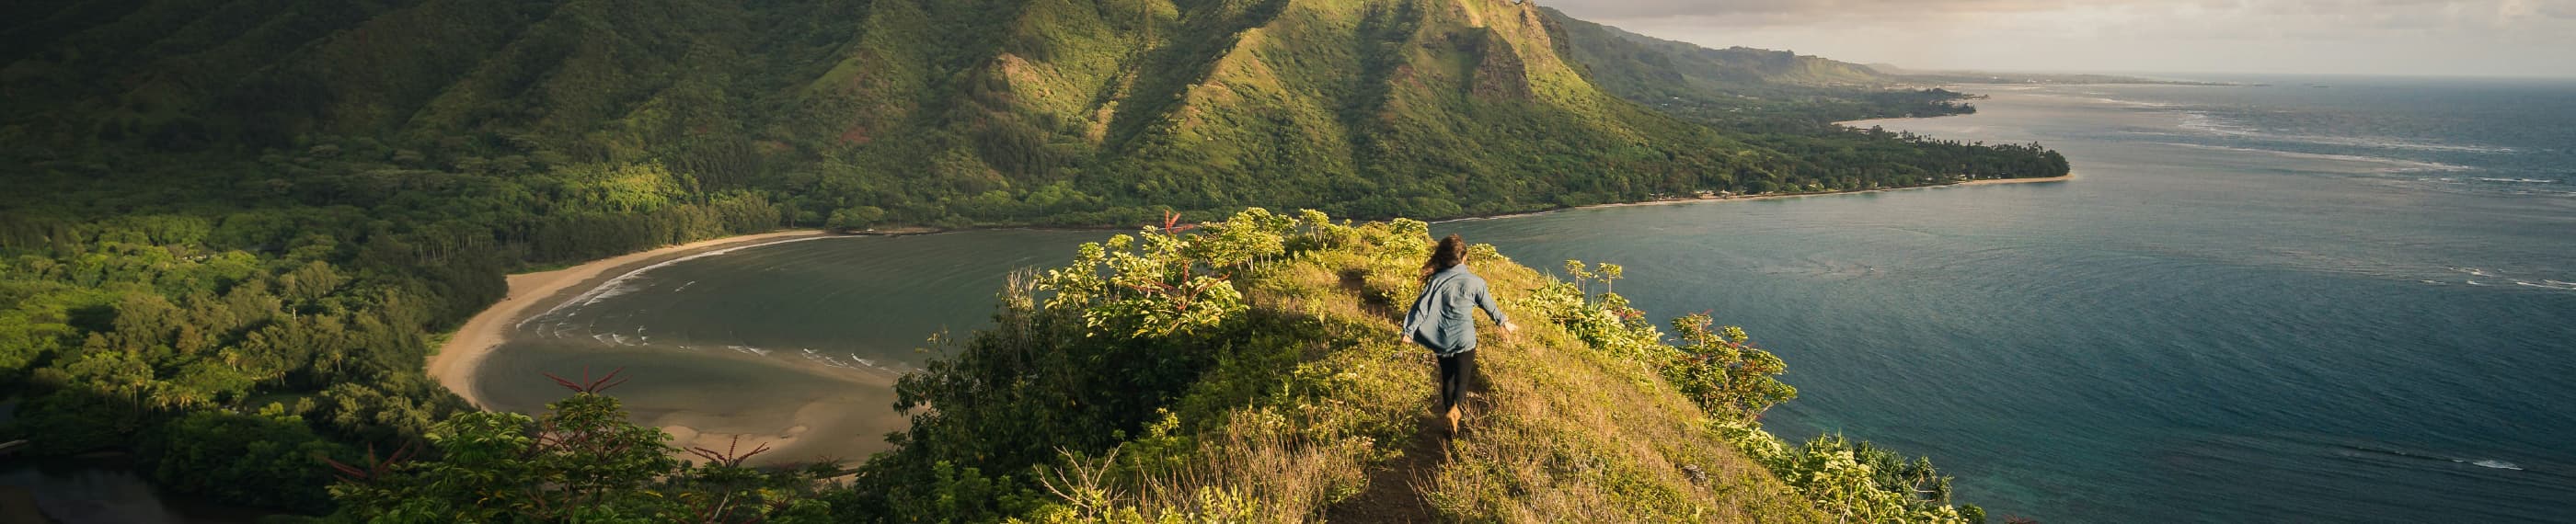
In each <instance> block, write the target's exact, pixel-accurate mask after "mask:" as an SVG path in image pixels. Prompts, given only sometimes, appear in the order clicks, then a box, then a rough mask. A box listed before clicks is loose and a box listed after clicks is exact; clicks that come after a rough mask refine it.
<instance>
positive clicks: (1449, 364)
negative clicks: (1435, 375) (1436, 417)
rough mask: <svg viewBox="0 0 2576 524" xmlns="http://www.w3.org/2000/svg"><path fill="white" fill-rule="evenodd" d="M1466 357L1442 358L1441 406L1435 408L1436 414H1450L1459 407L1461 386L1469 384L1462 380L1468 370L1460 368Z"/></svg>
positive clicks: (1465, 354)
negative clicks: (1451, 409) (1450, 410)
mask: <svg viewBox="0 0 2576 524" xmlns="http://www.w3.org/2000/svg"><path fill="white" fill-rule="evenodd" d="M1470 353H1472V352H1470ZM1466 357H1467V353H1459V354H1456V355H1450V356H1445V357H1440V405H1438V406H1434V409H1433V411H1434V412H1436V413H1448V412H1449V408H1451V407H1456V406H1457V405H1458V397H1459V389H1460V386H1464V385H1466V383H1467V382H1466V381H1465V380H1462V379H1460V377H1463V376H1465V375H1466V370H1463V369H1459V366H1460V364H1461V363H1462V362H1464V361H1465V358H1466Z"/></svg>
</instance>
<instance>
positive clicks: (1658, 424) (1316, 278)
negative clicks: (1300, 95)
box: [1206, 245, 1821, 522]
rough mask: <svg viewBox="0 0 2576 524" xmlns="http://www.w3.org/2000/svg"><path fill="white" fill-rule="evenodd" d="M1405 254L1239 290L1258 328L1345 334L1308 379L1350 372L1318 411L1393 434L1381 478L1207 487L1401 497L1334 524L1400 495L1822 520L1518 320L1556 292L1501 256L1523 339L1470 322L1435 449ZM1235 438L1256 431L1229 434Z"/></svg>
mask: <svg viewBox="0 0 2576 524" xmlns="http://www.w3.org/2000/svg"><path fill="white" fill-rule="evenodd" d="M1406 254H1408V253H1403V252H1401V251H1400V250H1398V249H1388V247H1387V246H1379V245H1363V246H1354V247H1350V248H1345V249H1337V250H1329V251H1324V252H1319V253H1313V254H1310V255H1308V256H1306V257H1303V260H1299V261H1296V262H1294V263H1291V264H1288V265H1287V266H1286V267H1284V268H1280V269H1276V270H1274V272H1270V273H1267V274H1266V275H1265V276H1264V277H1262V278H1259V279H1256V280H1253V281H1252V282H1250V283H1249V285H1247V286H1246V287H1247V289H1248V293H1247V297H1248V298H1249V299H1250V303H1251V304H1252V307H1253V308H1254V310H1255V314H1256V315H1261V314H1268V315H1278V316H1282V317H1305V318H1312V319H1314V321H1315V322H1318V323H1322V324H1325V325H1332V326H1337V327H1339V328H1340V329H1327V330H1323V331H1322V332H1321V333H1318V334H1320V335H1323V336H1321V337H1318V338H1319V339H1318V340H1311V341H1308V343H1311V344H1315V345H1318V346H1321V347H1322V348H1324V349H1323V350H1322V351H1319V352H1317V353H1316V354H1314V356H1312V357H1310V360H1309V365H1315V366H1321V367H1323V368H1326V369H1333V370H1340V371H1342V372H1344V373H1347V375H1346V378H1344V380H1346V381H1348V384H1346V385H1344V386H1343V387H1344V388H1346V389H1342V390H1340V391H1341V392H1343V394H1335V395H1324V396H1322V397H1321V398H1319V399H1317V400H1316V402H1317V403H1323V404H1333V405H1340V406H1342V409H1348V410H1352V411H1355V412H1358V413H1364V414H1365V415H1362V416H1365V417H1377V418H1382V419H1384V420H1376V421H1370V422H1369V423H1363V424H1355V425H1360V426H1371V427H1387V428H1394V429H1395V430H1394V431H1393V432H1392V433H1390V434H1388V435H1386V436H1385V437H1384V438H1385V440H1381V441H1377V445H1376V446H1375V447H1376V449H1377V451H1381V452H1388V453H1391V454H1393V456H1391V457H1390V458H1389V460H1387V461H1385V462H1383V463H1380V464H1374V465H1361V464H1350V463H1344V464H1338V465H1337V466H1338V467H1345V468H1347V467H1360V468H1364V469H1363V470H1362V471H1295V470H1286V471H1282V470H1275V469H1271V468H1268V467H1263V466H1268V465H1272V464H1282V463H1294V462H1296V461H1294V460H1288V459H1289V458H1290V457H1289V456H1288V455H1287V454H1288V453H1289V451H1288V450H1285V449H1281V450H1278V451H1275V452H1273V453H1281V455H1278V456H1273V457H1256V458H1255V459H1253V460H1245V461H1241V462H1236V463H1233V464H1229V465H1231V466H1233V467H1219V468H1214V469H1213V470H1212V471H1208V472H1206V474H1207V475H1209V476H1212V477H1216V478H1250V479H1262V480H1254V481H1252V482H1275V483H1280V484H1294V483H1298V482H1301V481H1308V479H1297V478H1278V477H1283V476H1288V475H1302V476H1307V477H1309V479H1324V480H1329V479H1347V478H1350V477H1354V476H1356V477H1361V478H1366V479H1367V480H1366V482H1367V485H1366V486H1365V487H1364V488H1365V490H1390V491H1393V492H1394V494H1393V495H1392V496H1387V495H1378V494H1377V493H1376V492H1373V491H1363V492H1362V495H1360V496H1357V497H1354V498H1353V499H1350V500H1348V501H1346V502H1344V504H1348V506H1345V507H1336V508H1333V510H1335V511H1334V512H1329V513H1331V514H1332V515H1334V516H1343V517H1349V518H1350V519H1354V520H1357V521H1372V520H1376V519H1377V518H1381V517H1390V516H1396V515H1401V514H1402V513H1401V512H1402V511H1403V508H1401V507H1400V506H1401V505H1403V504H1407V503H1411V502H1413V501H1408V500H1405V497H1407V496H1418V497H1421V498H1422V499H1424V500H1423V502H1427V503H1428V505H1429V506H1430V507H1431V508H1432V509H1434V510H1435V513H1437V514H1439V515H1441V516H1444V517H1448V518H1457V519H1463V520H1469V521H1482V520H1503V521H1513V522H1645V521H1669V520H1712V521H1722V522H1743V521H1761V522H1806V521H1815V520H1821V519H1819V518H1817V516H1816V515H1815V513H1814V512H1813V511H1814V510H1813V509H1811V508H1810V507H1808V505H1807V503H1806V501H1805V500H1804V499H1801V498H1799V497H1798V496H1797V495H1796V494H1795V493H1794V492H1793V491H1792V490H1790V488H1788V487H1787V486H1785V485H1782V484H1780V483H1779V481H1778V480H1775V479H1773V478H1772V477H1771V474H1770V473H1769V472H1768V471H1766V470H1764V469H1762V468H1761V467H1760V466H1758V465H1756V464H1754V463H1752V462H1751V461H1750V460H1748V459H1746V458H1745V457H1744V456H1743V455H1742V454H1740V453H1738V452H1737V451H1736V450H1735V449H1734V448H1733V447H1732V446H1731V445H1730V444H1728V443H1727V442H1726V441H1724V440H1722V439H1721V438H1720V437H1719V436H1718V435H1717V434H1716V433H1715V432H1714V431H1713V430H1711V429H1710V428H1709V426H1708V424H1707V423H1706V417H1707V415H1706V414H1704V413H1702V412H1701V411H1700V409H1699V408H1698V407H1697V406H1695V405H1693V404H1692V403H1691V402H1690V401H1689V400H1687V399H1685V398H1683V397H1682V396H1681V395H1679V394H1677V393H1675V392H1674V391H1673V389H1672V387H1671V386H1670V385H1669V384H1666V383H1665V382H1664V380H1663V379H1662V378H1661V377H1660V376H1659V375H1657V374H1656V373H1655V371H1654V370H1652V369H1650V368H1649V367H1648V366H1647V365H1646V364H1644V363H1640V362H1633V361H1623V360H1619V359H1615V358H1612V357H1610V356H1608V355H1606V354H1604V353H1602V352H1599V351H1596V350H1593V349H1592V348H1590V347H1588V346H1587V345H1586V344H1585V343H1584V342H1583V341H1582V340H1580V339H1577V338H1576V337H1574V336H1573V335H1571V334H1569V333H1567V332H1566V331H1565V330H1564V329H1562V328H1560V327H1558V326H1555V325H1553V323H1551V322H1548V321H1546V320H1545V317H1544V316H1542V315H1541V314H1539V313H1538V312H1536V311H1532V310H1530V309H1528V308H1525V307H1521V306H1520V305H1519V304H1518V303H1517V302H1516V301H1515V300H1514V299H1517V298H1523V297H1527V296H1528V295H1530V294H1531V293H1532V292H1533V291H1535V290H1537V289H1538V288H1540V287H1542V286H1545V285H1546V284H1548V283H1550V282H1553V281H1554V279H1553V277H1549V276H1547V275H1545V274H1542V273H1540V272H1538V271H1535V270H1532V269H1530V268H1529V267H1526V266H1522V265H1519V264H1517V263H1515V262H1513V261H1511V260H1509V259H1505V258H1501V257H1499V256H1490V257H1486V258H1483V259H1480V260H1477V261H1475V262H1474V263H1473V266H1474V267H1475V268H1476V269H1477V271H1478V274H1479V275H1481V276H1484V277H1485V278H1486V279H1487V281H1488V282H1489V283H1490V284H1491V286H1492V288H1493V289H1494V292H1495V293H1496V294H1497V295H1500V296H1502V297H1505V300H1504V311H1505V312H1506V313H1507V314H1508V315H1510V316H1512V317H1514V318H1516V319H1518V320H1519V323H1520V324H1521V325H1522V326H1523V329H1522V331H1521V332H1519V333H1517V334H1514V335H1509V336H1498V335H1500V331H1499V330H1498V329H1497V328H1495V327H1494V326H1493V325H1491V324H1490V323H1486V321H1482V320H1480V321H1479V322H1480V323H1483V326H1482V328H1481V329H1482V330H1483V331H1484V332H1485V338H1486V339H1487V340H1486V342H1485V343H1484V344H1483V345H1482V346H1481V348H1480V349H1478V350H1477V354H1478V355H1479V357H1478V361H1477V363H1478V365H1479V366H1480V369H1479V372H1480V373H1481V374H1482V375H1483V378H1484V385H1483V386H1482V389H1481V390H1480V391H1479V392H1478V393H1477V394H1475V395H1473V396H1471V398H1470V406H1471V410H1470V415H1469V421H1468V424H1467V425H1468V428H1469V429H1468V431H1466V432H1465V433H1464V434H1463V436H1462V437H1460V438H1457V439H1454V440H1451V439H1446V438H1442V437H1439V436H1438V431H1437V430H1435V429H1433V427H1432V426H1431V424H1430V422H1429V419H1426V418H1423V417H1424V416H1425V415H1426V414H1428V413H1429V412H1430V411H1431V399H1432V398H1433V396H1434V393H1435V391H1434V387H1433V384H1432V382H1433V381H1432V370H1433V369H1434V368H1435V366H1434V365H1433V362H1432V359H1431V356H1430V354H1429V353H1428V352H1425V351H1423V350H1422V349H1421V348H1419V347H1416V346H1411V345H1406V344H1399V343H1396V341H1395V338H1396V329H1395V328H1396V324H1397V323H1398V321H1400V320H1401V318H1399V317H1400V315H1401V313H1402V307H1403V304H1408V303H1410V300H1407V299H1409V298H1410V296H1411V294H1412V293H1413V292H1414V291H1413V290H1412V289H1411V288H1413V287H1416V286H1418V284H1415V283H1413V282H1412V281H1411V278H1412V275H1413V274H1414V273H1413V271H1414V268H1415V266H1417V265H1418V262H1416V261H1414V260H1412V258H1413V257H1408V256H1404V255H1406ZM1388 297H1396V298H1393V299H1390V298H1388ZM1233 431H1244V432H1248V433H1256V434H1257V433H1258V432H1259V431H1258V430H1256V429H1251V428H1246V427H1241V426H1231V427H1228V428H1226V429H1225V430H1224V432H1233ZM1408 432H1409V433H1408ZM1264 451H1265V452H1271V451H1269V450H1264ZM1408 454H1411V455H1413V456H1407V455H1408ZM1686 465H1687V466H1692V467H1694V468H1697V469H1700V470H1703V471H1706V472H1708V480H1706V481H1704V482H1703V481H1693V480H1692V479H1691V478H1690V477H1689V474H1688V473H1686V471H1685V469H1684V466H1686ZM1283 473H1287V474H1288V475H1283ZM1263 477H1271V478H1267V479H1264V478H1263ZM1371 495H1377V496H1371ZM1389 504H1393V505H1396V506H1399V507H1386V506H1385V505H1389Z"/></svg>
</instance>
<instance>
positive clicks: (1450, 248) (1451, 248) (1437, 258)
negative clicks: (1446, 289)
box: [1422, 235, 1467, 282]
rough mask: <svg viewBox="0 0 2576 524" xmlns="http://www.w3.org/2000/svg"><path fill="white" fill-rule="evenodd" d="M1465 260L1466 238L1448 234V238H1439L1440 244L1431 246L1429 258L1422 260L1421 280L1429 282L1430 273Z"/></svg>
mask: <svg viewBox="0 0 2576 524" xmlns="http://www.w3.org/2000/svg"><path fill="white" fill-rule="evenodd" d="M1466 262H1467V241H1466V239H1461V238H1458V235H1449V238H1443V239H1440V245H1438V246H1433V247H1432V248H1431V259H1430V260H1425V261H1422V281H1423V282H1430V281H1431V274H1433V273H1439V272H1440V270H1443V269H1449V268H1450V267H1451V266H1456V265H1458V264H1462V263H1466Z"/></svg>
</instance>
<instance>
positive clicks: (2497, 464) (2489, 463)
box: [2344, 446, 2529, 471]
mask: <svg viewBox="0 0 2576 524" xmlns="http://www.w3.org/2000/svg"><path fill="white" fill-rule="evenodd" d="M2344 447H2345V448H2348V449H2352V450H2357V451H2366V452H2371V453H2379V454H2383V455H2392V456H2398V457H2406V458H2411V459H2423V460H2438V461H2444V462H2450V463H2453V464H2468V465H2471V466H2477V467H2482V468H2487V469H2501V470H2510V471H2529V470H2526V469H2523V468H2522V465H2521V464H2515V463H2512V462H2505V461H2503V460H2497V459H2472V458H2461V457H2452V456H2446V455H2437V454H2429V453H2415V452H2409V451H2399V450H2394V449H2386V448H2379V447H2371V446H2344Z"/></svg>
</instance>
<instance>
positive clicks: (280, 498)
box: [141, 404, 353, 513]
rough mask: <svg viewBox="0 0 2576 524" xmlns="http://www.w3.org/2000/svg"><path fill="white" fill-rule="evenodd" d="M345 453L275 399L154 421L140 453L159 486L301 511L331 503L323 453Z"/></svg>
mask: <svg viewBox="0 0 2576 524" xmlns="http://www.w3.org/2000/svg"><path fill="white" fill-rule="evenodd" d="M352 455H353V454H352V453H350V452H349V450H348V449H347V448H346V447H344V446H341V445H338V444H334V443H331V442H329V441H325V440H323V439H322V437H321V436H320V435H316V434H314V433H313V430H312V428H311V427H310V426H308V425H306V424H305V423H304V421H302V420H299V419H298V418H297V417H295V416H293V415H287V414H286V408H285V407H284V406H282V405H278V404H270V405H269V407H268V408H266V409H263V410H261V412H260V413H258V414H242V413H228V412H217V411H199V412H195V413H190V414H188V415H187V416H184V417H180V418H179V419H178V420H174V421H171V422H170V423H169V424H166V425H164V426H162V428H161V431H160V434H158V435H155V436H153V437H151V438H150V440H149V441H148V443H147V445H146V446H144V447H143V452H142V454H141V456H142V459H143V460H144V461H145V462H147V463H150V464H152V478H153V480H154V481H156V482H158V483H159V484H160V485H161V486H163V487H167V488H170V489H173V490H177V491H180V492H183V493H197V494H203V495H208V496H212V497H215V498H218V499H222V500H230V501H238V502H240V503H244V504H252V505H258V506H261V507H271V508H279V509H287V510H294V511H299V512H306V513H321V512H326V511H329V510H330V509H331V499H330V495H329V494H328V493H325V492H323V490H322V486H323V485H325V484H328V483H329V482H330V480H331V479H330V475H329V473H328V472H327V471H328V470H325V469H323V468H322V467H321V466H322V465H323V460H324V459H326V458H336V459H342V460H349V459H351V458H352Z"/></svg>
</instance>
